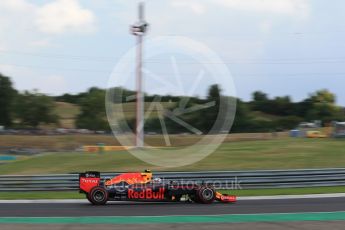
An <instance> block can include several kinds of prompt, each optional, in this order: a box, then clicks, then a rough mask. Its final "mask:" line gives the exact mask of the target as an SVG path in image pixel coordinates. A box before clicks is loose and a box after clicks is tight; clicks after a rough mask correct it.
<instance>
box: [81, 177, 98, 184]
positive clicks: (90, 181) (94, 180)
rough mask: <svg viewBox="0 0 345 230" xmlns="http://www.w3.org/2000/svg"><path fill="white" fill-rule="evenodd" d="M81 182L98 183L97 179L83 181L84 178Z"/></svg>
mask: <svg viewBox="0 0 345 230" xmlns="http://www.w3.org/2000/svg"><path fill="white" fill-rule="evenodd" d="M81 182H82V183H92V184H97V183H98V179H85V178H81Z"/></svg>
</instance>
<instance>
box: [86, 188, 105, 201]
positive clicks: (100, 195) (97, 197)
mask: <svg viewBox="0 0 345 230" xmlns="http://www.w3.org/2000/svg"><path fill="white" fill-rule="evenodd" d="M87 199H88V200H89V201H90V202H91V203H92V204H94V205H104V204H106V203H107V201H108V192H107V190H105V188H102V187H94V188H93V189H91V191H90V193H89V194H88V195H87Z"/></svg>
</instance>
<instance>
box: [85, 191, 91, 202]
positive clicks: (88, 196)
mask: <svg viewBox="0 0 345 230" xmlns="http://www.w3.org/2000/svg"><path fill="white" fill-rule="evenodd" d="M86 199H87V200H88V201H89V202H90V203H92V201H91V199H90V193H86Z"/></svg>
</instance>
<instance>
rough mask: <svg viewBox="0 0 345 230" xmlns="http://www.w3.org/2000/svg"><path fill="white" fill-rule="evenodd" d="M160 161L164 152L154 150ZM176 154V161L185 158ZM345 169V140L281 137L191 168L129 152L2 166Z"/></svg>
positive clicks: (242, 145) (32, 169) (246, 144)
mask: <svg viewBox="0 0 345 230" xmlns="http://www.w3.org/2000/svg"><path fill="white" fill-rule="evenodd" d="M153 154H156V157H157V158H160V157H164V154H166V153H165V152H164V150H161V151H159V150H157V151H156V150H155V152H154V153H153ZM183 154H184V153H181V154H179V153H177V154H176V159H183V158H184V157H185V155H183ZM335 167H345V140H334V139H300V138H295V139H294V138H282V139H277V140H266V141H242V142H232V143H224V144H222V145H221V146H220V147H219V148H218V149H217V150H216V151H215V152H214V153H213V154H211V155H209V156H208V157H206V158H205V159H203V160H201V161H199V162H197V163H194V164H192V165H188V166H184V167H177V168H163V167H159V166H152V165H150V164H147V163H145V162H142V161H140V160H138V159H137V158H135V157H134V156H132V155H131V154H130V153H128V152H126V151H118V152H108V153H104V154H97V153H76V152H66V153H46V154H41V155H37V156H30V157H29V156H28V157H20V158H19V159H18V160H16V161H13V162H11V163H7V164H2V165H0V174H45V173H69V172H82V171H86V170H98V171H103V172H104V171H109V172H111V171H141V170H144V169H147V168H149V169H151V170H153V171H158V170H162V171H167V170H170V171H176V170H178V171H202V170H253V169H255V170H256V169H298V168H335Z"/></svg>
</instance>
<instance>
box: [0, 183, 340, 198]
mask: <svg viewBox="0 0 345 230" xmlns="http://www.w3.org/2000/svg"><path fill="white" fill-rule="evenodd" d="M219 192H222V193H226V194H232V195H236V196H240V197H241V196H274V195H305V194H327V193H345V186H338V187H316V188H310V187H308V188H289V189H285V188H284V189H251V190H247V189H243V190H220V191H219ZM18 199H85V195H84V194H80V193H78V191H69V192H63V191H60V192H0V200H18Z"/></svg>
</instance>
